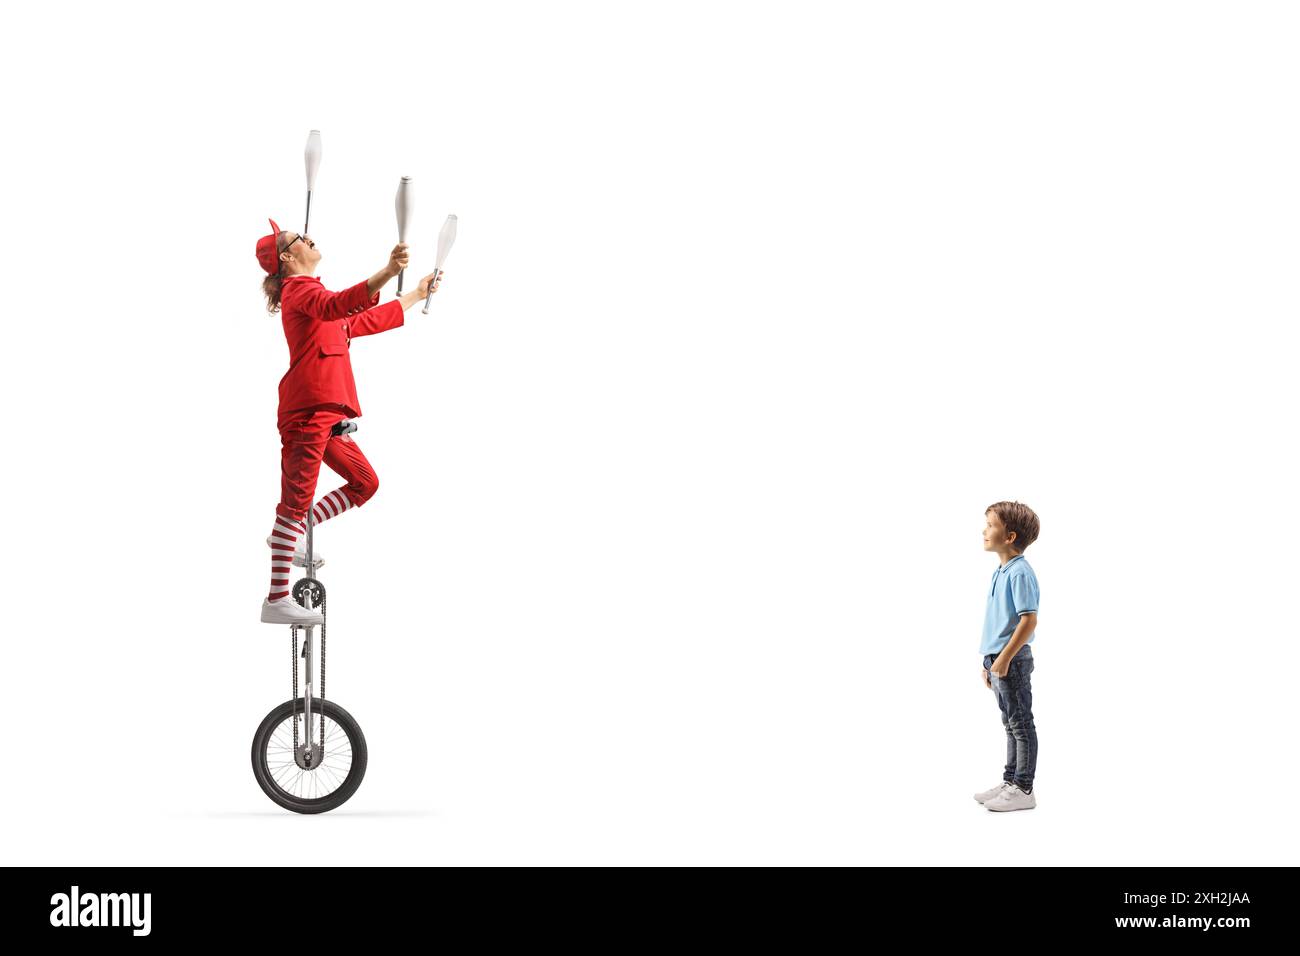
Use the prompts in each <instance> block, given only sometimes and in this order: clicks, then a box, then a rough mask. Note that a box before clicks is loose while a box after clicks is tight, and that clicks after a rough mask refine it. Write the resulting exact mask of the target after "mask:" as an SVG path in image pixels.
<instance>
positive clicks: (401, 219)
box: [396, 176, 414, 295]
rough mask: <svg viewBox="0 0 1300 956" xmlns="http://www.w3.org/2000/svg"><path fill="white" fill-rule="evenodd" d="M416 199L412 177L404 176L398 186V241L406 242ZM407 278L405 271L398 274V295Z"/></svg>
mask: <svg viewBox="0 0 1300 956" xmlns="http://www.w3.org/2000/svg"><path fill="white" fill-rule="evenodd" d="M413 203H414V197H413V194H412V190H411V177H410V176H403V177H402V181H401V182H400V183H398V184H397V200H396V205H397V241H398V242H405V241H406V227H407V225H409V224H410V222H411V209H412V208H413V205H412V204H413ZM405 277H406V270H405V269H403V270H402V271H401V272H399V273H397V294H398V295H401V294H402V279H403V278H405Z"/></svg>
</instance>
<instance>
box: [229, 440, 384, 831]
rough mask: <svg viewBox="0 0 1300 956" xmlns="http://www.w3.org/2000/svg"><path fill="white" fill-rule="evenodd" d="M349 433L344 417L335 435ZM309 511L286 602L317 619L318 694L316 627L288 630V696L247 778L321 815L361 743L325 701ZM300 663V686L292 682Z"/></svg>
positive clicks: (347, 777)
mask: <svg viewBox="0 0 1300 956" xmlns="http://www.w3.org/2000/svg"><path fill="white" fill-rule="evenodd" d="M356 430H357V425H356V422H352V421H348V420H347V419H344V420H343V421H341V422H339V423H338V424H336V425H335V426H334V429H333V432H334V434H335V435H345V434H347V433H348V432H354V431H356ZM312 525H313V520H312V510H311V509H310V508H309V509H308V510H307V568H306V572H307V576H306V577H304V578H300V579H299V580H298V581H297V582H296V583H295V584H294V586H293V590H292V592H291V593H292V594H293V599H294V600H295V601H297V602H298V603H299V604H300V605H302V606H303V607H305V608H308V609H311V610H318V611H320V614H321V624H320V696H319V697H315V696H313V693H312V680H313V676H312V671H313V665H314V663H315V660H314V657H315V641H314V637H315V635H314V631H315V628H316V625H304V624H291V625H289V641H290V647H289V655H290V659H291V664H292V671H293V694H292V696H291V697H290V698H289V699H288V700H286V701H285V702H284V703H283V704H280V705H279V706H277V707H275V708H274V709H273V710H272V711H271V712H270V713H269V714H267V715H266V717H265V718H264V719H263V720H262V724H261V726H260V727H258V728H257V733H256V734H254V735H253V776H254V777H256V778H257V782H258V785H259V786H261V788H262V790H263V792H265V793H266V795H267V796H268V797H270V798H271V800H272V801H274V802H275V803H277V804H279V805H280V806H282V807H284V808H285V809H286V810H293V811H294V812H295V813H323V812H325V811H326V810H333V809H334V808H335V807H337V806H340V805H341V804H343V803H344V802H346V801H347V800H348V798H349V797H351V796H352V794H354V793H356V792H357V787H359V786H361V778H362V777H364V776H365V774H366V738H365V735H363V734H362V733H361V727H360V726H359V725H358V724H357V722H356V720H355V719H354V718H353V717H352V715H351V714H349V713H348V712H347V711H346V710H344V709H343V708H342V707H340V706H339V705H338V704H336V703H334V701H332V700H326V699H325V586H324V585H323V584H321V582H320V581H319V580H318V579H317V578H316V567H315V562H314V560H313V555H312ZM299 659H301V660H302V663H303V667H302V672H303V678H304V680H303V683H302V686H301V689H300V687H299V682H298V661H299Z"/></svg>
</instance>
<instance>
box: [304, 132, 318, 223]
mask: <svg viewBox="0 0 1300 956" xmlns="http://www.w3.org/2000/svg"><path fill="white" fill-rule="evenodd" d="M303 158H304V159H305V160H306V161H307V219H306V221H305V222H303V224H302V231H303V234H304V235H306V234H307V227H308V226H309V225H310V224H311V194H312V190H314V189H315V188H316V170H318V169H319V168H320V130H318V129H314V130H312V131H311V132H310V133H308V134H307V149H306V150H305V151H304V153H303Z"/></svg>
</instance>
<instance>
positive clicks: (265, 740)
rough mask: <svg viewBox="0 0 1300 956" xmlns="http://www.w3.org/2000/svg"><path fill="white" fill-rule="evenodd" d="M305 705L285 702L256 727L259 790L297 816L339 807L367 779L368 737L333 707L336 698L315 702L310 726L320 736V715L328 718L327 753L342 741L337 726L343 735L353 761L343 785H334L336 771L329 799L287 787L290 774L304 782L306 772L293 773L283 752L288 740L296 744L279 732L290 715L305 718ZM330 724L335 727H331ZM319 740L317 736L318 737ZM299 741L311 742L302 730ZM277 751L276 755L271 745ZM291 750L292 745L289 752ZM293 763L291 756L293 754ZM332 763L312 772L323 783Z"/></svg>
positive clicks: (255, 761)
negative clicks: (308, 794) (337, 732)
mask: <svg viewBox="0 0 1300 956" xmlns="http://www.w3.org/2000/svg"><path fill="white" fill-rule="evenodd" d="M303 708H304V703H303V699H302V698H301V697H299V698H298V699H297V700H286V701H285V702H284V703H283V704H280V705H279V706H278V707H276V708H275V709H274V710H272V711H271V712H270V713H269V714H267V715H266V717H265V719H263V721H262V724H261V726H259V727H258V728H257V733H256V734H254V735H253V776H254V777H256V778H257V783H258V786H260V787H261V788H262V791H263V792H264V793H265V794H266V795H267V796H268V797H270V798H271V799H272V800H273V801H274V802H275V803H278V804H279V805H280V806H282V807H284V808H285V809H286V810H292V811H294V812H295V813H324V812H325V811H326V810H333V809H334V808H335V807H337V806H339V805H340V804H342V803H344V802H345V801H347V799H348V798H349V797H351V796H352V794H354V793H356V792H357V787H359V786H361V778H362V777H364V776H365V775H366V757H367V754H366V738H365V735H364V734H362V733H361V727H360V726H359V725H358V724H357V722H356V721H355V720H354V719H353V718H352V715H351V714H349V713H348V712H347V711H346V710H344V709H343V708H342V707H340V706H339V705H338V704H336V703H334V702H333V701H332V700H313V701H312V704H311V723H312V733H313V734H314V735H315V736H316V737H318V736H319V727H320V718H319V717H318V716H317V715H318V714H324V715H325V737H326V742H325V747H326V751H327V753H328V752H330V750H331V747H332V746H333V742H334V741H338V740H339V738H338V737H336V736H335V734H336V731H335V727H337V730H338V731H341V733H342V736H343V737H345V738H346V739H347V744H348V748H349V751H350V753H349V756H350V763H349V764H348V767H347V770H346V775H345V776H344V778H343V780H342V782H339V783H337V785H335V779H337V772H335V773H334V774H333V779H330V780H329V781H328V783H329V784H330V786H331V789H330V790H329V792H328V793H326V794H325V795H324V796H319V797H310V796H306V795H304V794H303V793H301V792H297V790H298V788H297V787H288V788H286V787H284V786H282V785H281V783H282V781H285V780H286V779H288V778H287V777H286V774H289V773H294V774H296V779H297V780H299V781H301V780H303V779H305V778H303V777H302V774H303V773H305V771H302V770H297V771H294V770H292V768H289V767H288V766H287V765H286V764H285V763H284V760H285V756H286V755H285V753H284V752H283V751H282V750H280V748H281V747H282V746H283V745H284V744H285V743H286V742H287V743H289V744H290V745H291V744H292V738H291V737H286V736H285V734H284V731H283V730H281V731H280V736H279V737H277V729H279V728H281V727H282V725H283V727H287V728H290V733H291V732H292V725H291V724H289V723H288V721H289V719H290V717H294V718H295V719H297V720H298V721H301V720H302V713H303ZM331 724H332V725H333V726H331ZM313 739H315V737H313ZM299 743H300V744H302V743H306V731H305V730H304V729H303V727H302V726H301V725H300V726H299ZM273 744H274V745H275V748H274V749H275V750H276V751H278V752H277V753H276V754H275V756H274V757H273V756H272V753H271V752H272V749H273V747H272V745H273ZM291 749H292V747H291V746H290V750H291ZM288 759H289V760H290V762H292V754H289V755H288ZM334 769H335V768H332V767H331V766H330V765H329V763H328V758H327V760H326V764H325V765H324V766H322V767H321V768H318V769H317V770H315V771H311V772H312V773H319V774H321V778H320V779H321V780H322V781H324V780H326V774H327V772H329V771H331V770H334Z"/></svg>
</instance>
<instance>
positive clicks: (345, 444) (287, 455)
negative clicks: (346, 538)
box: [275, 404, 379, 521]
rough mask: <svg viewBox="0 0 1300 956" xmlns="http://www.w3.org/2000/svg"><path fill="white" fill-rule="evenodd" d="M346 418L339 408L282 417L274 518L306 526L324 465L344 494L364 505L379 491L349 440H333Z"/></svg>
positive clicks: (322, 407)
mask: <svg viewBox="0 0 1300 956" xmlns="http://www.w3.org/2000/svg"><path fill="white" fill-rule="evenodd" d="M346 417H347V415H346V413H345V412H344V411H343V407H342V406H341V405H338V404H333V405H318V406H316V407H315V408H308V409H300V410H298V411H294V412H286V413H284V414H283V415H281V416H280V419H279V421H278V422H277V425H278V427H279V429H280V503H279V504H278V505H276V508H275V513H276V514H278V515H283V516H284V517H286V518H293V519H295V520H297V521H306V520H307V511H308V509H310V508H311V506H312V501H313V498H314V497H315V494H316V480H317V478H318V477H319V475H320V463H321V462H322V461H324V462H325V464H327V465H329V466H330V468H331V469H332V470H333V471H335V472H337V473H338V475H339V477H340V478H342V479H343V480H344V481H346V482H347V484H346V485H345V486H344V487H343V493H344V494H345V495H347V496H348V497H349V498H350V499H351V500H352V504H354V505H361V504H364V503H365V502H367V501H369V500H370V497H371V496H372V495H373V494H374V493H375V492H376V491H377V490H379V479H378V478H376V477H375V473H374V471H373V470H372V469H371V467H370V462H368V461H366V456H365V455H363V454H362V453H361V449H360V448H359V447H358V446H357V443H356V442H354V441H353V440H352V436H351V435H331V434H330V429H331V428H333V427H334V424H335V423H336V422H338V421H340V420H342V419H344V418H346Z"/></svg>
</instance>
